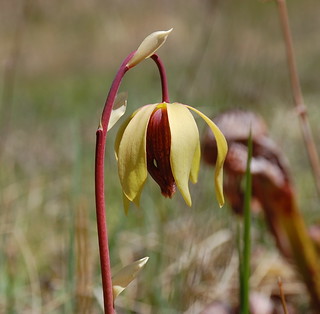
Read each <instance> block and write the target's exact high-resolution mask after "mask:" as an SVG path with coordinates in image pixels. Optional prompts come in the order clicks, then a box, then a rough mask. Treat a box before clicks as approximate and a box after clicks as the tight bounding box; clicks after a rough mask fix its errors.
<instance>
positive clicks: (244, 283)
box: [240, 132, 252, 314]
mask: <svg viewBox="0 0 320 314" xmlns="http://www.w3.org/2000/svg"><path fill="white" fill-rule="evenodd" d="M251 158H252V136H251V132H250V135H249V139H248V159H247V169H246V174H245V183H246V186H245V196H244V222H243V223H244V229H243V252H242V261H241V264H240V265H241V273H240V280H241V281H240V313H241V314H249V308H250V305H249V293H250V287H249V280H250V253H251V236H250V230H251V206H250V205H251V191H252V178H251V171H250V164H251Z"/></svg>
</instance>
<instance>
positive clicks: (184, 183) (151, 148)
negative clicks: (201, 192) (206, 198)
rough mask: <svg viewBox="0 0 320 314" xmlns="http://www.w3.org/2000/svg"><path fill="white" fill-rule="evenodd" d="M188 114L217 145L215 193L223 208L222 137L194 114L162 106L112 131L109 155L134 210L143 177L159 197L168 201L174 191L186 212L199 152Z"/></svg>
mask: <svg viewBox="0 0 320 314" xmlns="http://www.w3.org/2000/svg"><path fill="white" fill-rule="evenodd" d="M190 110H191V111H193V112H195V113H197V114H198V115H199V116H200V117H201V118H202V119H203V120H204V121H205V122H206V123H207V124H208V126H209V127H210V129H211V130H212V132H213V134H214V136H215V138H216V140H217V143H218V154H217V160H216V168H215V190H216V196H217V199H218V202H219V205H220V206H222V205H223V203H224V197H223V190H222V166H223V162H224V159H225V156H226V153H227V143H226V140H225V138H224V136H223V134H222V133H221V132H220V130H219V128H218V127H217V126H216V125H215V124H214V123H213V122H212V121H211V120H210V119H209V118H208V117H207V116H205V115H204V114H203V113H201V112H200V111H198V110H197V109H195V108H193V107H190V106H188V105H183V104H180V103H165V102H164V103H157V104H152V105H146V106H144V107H141V108H140V109H138V110H137V111H136V112H134V113H133V114H132V115H131V116H130V117H129V118H128V119H127V121H125V122H124V124H123V125H122V126H121V127H120V129H119V131H118V134H117V138H116V142H115V153H116V157H117V161H118V172H119V177H120V182H121V185H122V189H123V193H124V195H125V198H126V199H127V200H129V201H131V202H134V203H135V204H137V205H139V200H140V195H141V191H142V189H143V186H144V184H145V182H146V179H147V173H148V172H149V173H150V175H151V176H152V178H153V179H154V180H155V181H156V182H157V183H158V185H159V186H160V189H161V192H162V194H163V195H164V196H165V197H170V198H171V197H172V195H173V194H174V193H175V191H176V188H178V190H179V191H180V193H181V195H182V196H183V198H184V200H185V202H186V203H187V205H189V206H191V196H190V192H189V179H190V181H191V182H192V183H196V182H197V178H198V172H199V165H200V155H201V150H200V141H199V131H198V127H197V125H196V122H195V120H194V117H193V115H192V114H191V112H190ZM127 203H129V202H127ZM127 206H128V204H127V205H126V210H127V209H128V207H127Z"/></svg>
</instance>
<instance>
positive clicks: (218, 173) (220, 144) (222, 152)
mask: <svg viewBox="0 0 320 314" xmlns="http://www.w3.org/2000/svg"><path fill="white" fill-rule="evenodd" d="M187 107H188V108H189V109H190V110H193V111H194V112H196V113H197V114H198V115H199V116H200V117H201V118H202V119H203V120H204V121H205V122H206V123H207V124H208V125H209V127H210V129H211V131H212V133H213V134H214V136H215V138H216V141H217V148H218V156H217V161H216V167H215V190H216V196H217V199H218V203H219V205H220V207H222V206H223V204H224V196H223V171H222V170H223V169H222V167H223V163H224V160H225V158H226V155H227V152H228V145H227V141H226V139H225V137H224V135H223V134H222V132H221V131H220V130H219V128H218V127H217V126H216V125H215V124H214V123H213V122H212V121H211V120H210V119H209V118H208V117H207V116H206V115H204V114H203V113H202V112H200V111H199V110H197V109H195V108H193V107H190V106H187Z"/></svg>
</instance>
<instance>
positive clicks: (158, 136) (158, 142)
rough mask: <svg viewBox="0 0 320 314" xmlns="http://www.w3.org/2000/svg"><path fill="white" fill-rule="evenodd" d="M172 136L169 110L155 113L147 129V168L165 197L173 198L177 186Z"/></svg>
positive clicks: (159, 109)
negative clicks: (171, 161) (171, 151)
mask: <svg viewBox="0 0 320 314" xmlns="http://www.w3.org/2000/svg"><path fill="white" fill-rule="evenodd" d="M170 146H171V134H170V127H169V120H168V113H167V108H157V109H155V110H154V111H153V113H152V115H151V117H150V120H149V124H148V129H147V143H146V151H147V168H148V171H149V173H150V175H151V176H152V178H153V179H154V180H155V181H156V182H157V183H158V185H159V186H160V189H161V193H162V194H163V195H164V196H165V197H172V195H173V194H174V192H175V191H176V184H175V181H174V177H173V175H172V170H171V165H170Z"/></svg>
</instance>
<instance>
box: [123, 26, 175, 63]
mask: <svg viewBox="0 0 320 314" xmlns="http://www.w3.org/2000/svg"><path fill="white" fill-rule="evenodd" d="M171 31H172V28H171V29H169V30H168V31H158V32H154V33H152V34H150V35H149V36H147V37H146V38H145V39H144V40H143V41H142V43H141V44H140V46H139V47H138V49H137V51H136V53H135V54H134V55H133V57H132V58H131V60H130V61H129V62H128V64H127V66H128V67H129V68H132V67H134V66H135V65H137V64H138V63H139V62H141V61H142V60H144V59H147V58H149V57H151V56H152V55H153V54H154V53H155V52H156V51H157V50H158V49H159V48H160V47H161V46H162V45H163V44H164V43H165V41H166V39H167V37H168V35H169V34H170V33H171Z"/></svg>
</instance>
